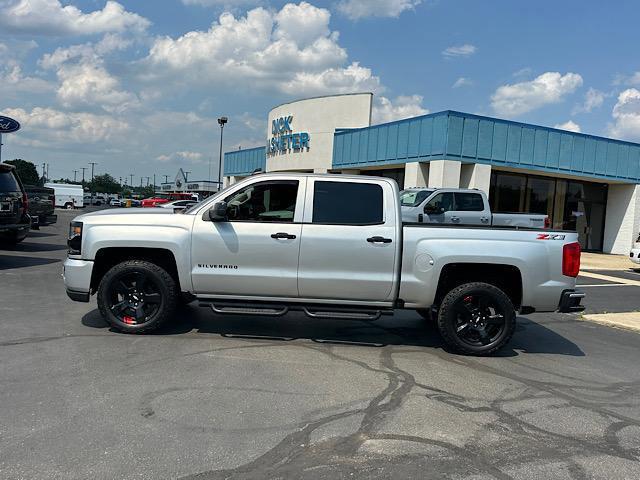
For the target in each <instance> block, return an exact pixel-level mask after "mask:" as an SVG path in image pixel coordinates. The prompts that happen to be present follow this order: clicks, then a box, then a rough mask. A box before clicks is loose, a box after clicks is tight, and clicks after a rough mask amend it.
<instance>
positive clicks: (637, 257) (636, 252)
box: [629, 248, 640, 263]
mask: <svg viewBox="0 0 640 480" xmlns="http://www.w3.org/2000/svg"><path fill="white" fill-rule="evenodd" d="M629 260H631V261H632V262H633V263H640V248H632V249H631V253H629Z"/></svg>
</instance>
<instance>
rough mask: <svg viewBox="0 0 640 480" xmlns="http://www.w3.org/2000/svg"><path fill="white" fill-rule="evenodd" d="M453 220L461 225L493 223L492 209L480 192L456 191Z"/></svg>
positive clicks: (452, 213)
mask: <svg viewBox="0 0 640 480" xmlns="http://www.w3.org/2000/svg"><path fill="white" fill-rule="evenodd" d="M454 198H455V205H454V207H455V208H454V211H453V212H451V220H453V219H454V218H457V219H458V220H455V221H453V223H457V224H460V225H491V211H490V210H489V205H488V204H487V203H486V202H485V199H484V196H483V195H482V193H480V192H455V193H454Z"/></svg>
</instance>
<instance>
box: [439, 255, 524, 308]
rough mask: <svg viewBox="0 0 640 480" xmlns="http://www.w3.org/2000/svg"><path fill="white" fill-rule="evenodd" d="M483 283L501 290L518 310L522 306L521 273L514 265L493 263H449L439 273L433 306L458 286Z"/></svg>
mask: <svg viewBox="0 0 640 480" xmlns="http://www.w3.org/2000/svg"><path fill="white" fill-rule="evenodd" d="M471 282H484V283H488V284H490V285H493V286H495V287H498V288H499V289H500V290H502V291H503V292H504V293H505V294H506V295H507V296H508V297H509V299H510V300H511V303H513V305H514V307H515V308H516V309H518V308H519V307H520V306H521V305H522V272H521V271H520V269H519V268H518V267H516V266H515V265H509V264H494V263H449V264H447V265H445V266H444V267H443V268H442V270H441V271H440V277H439V278H438V288H437V289H436V295H435V298H434V304H435V305H439V304H440V303H441V302H442V299H443V298H444V296H445V295H446V294H447V293H449V292H450V291H451V290H453V289H454V288H456V287H459V286H460V285H463V284H465V283H471Z"/></svg>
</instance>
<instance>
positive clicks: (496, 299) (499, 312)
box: [438, 282, 515, 355]
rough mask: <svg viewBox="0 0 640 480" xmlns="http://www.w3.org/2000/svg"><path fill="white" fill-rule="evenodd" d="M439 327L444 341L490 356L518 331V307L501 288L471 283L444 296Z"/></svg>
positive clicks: (460, 348) (461, 349)
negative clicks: (516, 315)
mask: <svg viewBox="0 0 640 480" xmlns="http://www.w3.org/2000/svg"><path fill="white" fill-rule="evenodd" d="M438 327H439V329H440V333H441V334H442V336H443V338H444V339H445V341H446V342H447V343H448V344H449V345H450V346H452V347H453V348H455V349H456V350H458V351H461V352H463V353H469V354H475V355H488V354H490V353H493V352H495V351H496V350H498V349H499V348H500V347H502V346H503V345H504V344H505V343H506V342H508V341H509V339H510V338H511V336H512V335H513V332H514V330H515V309H514V307H513V304H512V303H511V300H510V299H509V297H508V296H507V295H506V294H505V293H504V292H503V291H502V290H500V289H499V288H497V287H495V286H493V285H489V284H486V283H480V282H476V283H468V284H465V285H462V286H460V287H457V288H455V289H453V290H452V291H451V292H449V294H448V295H447V296H446V297H445V298H444V300H443V302H442V305H441V307H440V312H439V315H438Z"/></svg>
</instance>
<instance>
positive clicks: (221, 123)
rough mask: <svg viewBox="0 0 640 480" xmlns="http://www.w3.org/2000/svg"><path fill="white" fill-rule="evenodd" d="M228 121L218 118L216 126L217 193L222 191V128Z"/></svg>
mask: <svg viewBox="0 0 640 480" xmlns="http://www.w3.org/2000/svg"><path fill="white" fill-rule="evenodd" d="M228 121H229V119H228V118H227V117H220V118H219V119H218V125H220V161H219V162H218V191H220V190H222V135H223V134H224V126H225V124H226V123H227V122H228Z"/></svg>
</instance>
